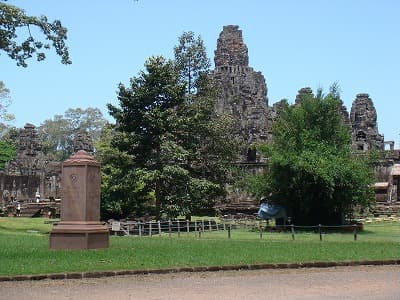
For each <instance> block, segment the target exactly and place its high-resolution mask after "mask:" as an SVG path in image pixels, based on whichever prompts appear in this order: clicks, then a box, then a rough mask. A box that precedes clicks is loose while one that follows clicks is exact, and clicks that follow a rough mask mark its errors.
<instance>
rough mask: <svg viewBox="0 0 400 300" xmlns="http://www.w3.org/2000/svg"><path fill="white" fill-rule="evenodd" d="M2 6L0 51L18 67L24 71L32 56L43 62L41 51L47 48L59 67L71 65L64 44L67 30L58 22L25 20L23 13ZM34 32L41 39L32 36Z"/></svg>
mask: <svg viewBox="0 0 400 300" xmlns="http://www.w3.org/2000/svg"><path fill="white" fill-rule="evenodd" d="M4 2H6V1H4V0H0V51H2V52H4V53H5V54H7V55H8V56H9V57H10V58H11V59H13V60H15V61H16V62H17V65H18V66H22V67H27V63H26V61H27V60H28V59H30V58H32V57H33V56H36V59H37V60H38V61H42V60H44V59H45V58H46V54H45V51H46V50H48V49H50V48H54V50H55V51H56V53H57V55H59V56H60V57H61V62H62V63H63V64H70V63H71V61H70V58H69V51H68V47H67V46H66V44H65V41H66V40H67V29H66V28H65V27H63V26H62V24H61V22H60V21H59V20H55V21H52V22H49V21H48V19H47V17H46V16H40V17H37V16H29V15H27V14H26V13H25V11H24V10H23V9H21V8H19V7H16V6H14V5H10V4H8V3H4ZM33 29H35V30H33ZM36 32H41V34H42V36H41V37H37V36H34V33H36ZM24 34H25V36H24V37H23V35H24Z"/></svg>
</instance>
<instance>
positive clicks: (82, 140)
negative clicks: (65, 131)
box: [73, 132, 94, 155]
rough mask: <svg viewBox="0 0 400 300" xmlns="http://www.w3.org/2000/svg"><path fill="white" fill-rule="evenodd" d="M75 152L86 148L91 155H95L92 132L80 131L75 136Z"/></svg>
mask: <svg viewBox="0 0 400 300" xmlns="http://www.w3.org/2000/svg"><path fill="white" fill-rule="evenodd" d="M73 144H74V153H75V152H78V151H79V150H84V151H86V152H87V153H89V154H90V155H93V150H94V148H93V141H92V137H91V136H90V134H88V133H87V132H79V133H77V134H76V135H75V137H74V141H73Z"/></svg>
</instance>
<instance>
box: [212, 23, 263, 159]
mask: <svg viewBox="0 0 400 300" xmlns="http://www.w3.org/2000/svg"><path fill="white" fill-rule="evenodd" d="M214 62H215V70H214V71H213V72H212V77H213V79H214V81H215V82H216V84H217V86H218V87H219V94H218V99H217V104H216V110H217V112H218V113H221V114H222V113H225V114H228V115H230V116H232V117H233V118H234V120H235V121H234V122H235V123H234V134H235V136H236V137H237V138H238V139H239V142H240V144H241V150H240V159H241V160H242V161H250V162H255V161H257V160H258V156H257V154H256V153H255V149H254V147H252V145H254V144H255V143H257V142H266V141H268V140H269V138H270V121H269V120H268V98H267V86H266V83H265V78H264V76H263V75H262V74H261V72H256V71H254V70H253V68H251V67H249V56H248V49H247V46H246V45H245V44H244V42H243V38H242V31H241V30H239V26H235V25H228V26H224V27H223V30H222V32H221V33H220V35H219V38H218V41H217V49H216V50H215V57H214Z"/></svg>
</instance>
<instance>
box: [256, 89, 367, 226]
mask: <svg viewBox="0 0 400 300" xmlns="http://www.w3.org/2000/svg"><path fill="white" fill-rule="evenodd" d="M300 97H301V101H300V103H299V104H298V105H293V106H290V105H288V104H286V105H285V107H284V108H283V111H282V113H281V115H280V118H279V119H278V120H277V121H276V123H275V124H274V127H273V136H274V139H273V142H272V144H271V145H264V146H262V147H261V150H262V152H263V154H264V155H266V157H268V161H269V167H268V171H267V172H266V173H265V174H263V175H261V176H259V177H258V178H253V183H254V185H253V191H255V192H256V194H258V195H259V196H261V195H270V200H271V201H272V202H275V203H279V204H282V205H283V206H285V207H286V209H287V210H288V211H289V215H290V216H291V217H292V220H293V223H294V224H299V225H316V224H342V223H343V222H344V217H345V215H346V214H349V213H351V211H352V209H353V207H354V205H362V206H367V205H369V204H370V203H371V202H372V201H373V194H372V188H371V187H372V182H373V175H372V169H371V168H370V165H369V164H368V162H367V161H366V160H365V158H363V157H360V156H354V155H353V154H352V151H351V137H350V130H349V128H348V127H347V126H345V125H343V123H342V122H341V115H340V113H339V109H340V106H341V101H340V99H339V93H338V90H337V85H334V86H333V87H332V88H331V91H330V93H329V94H328V95H323V93H322V91H321V90H319V91H318V93H317V95H316V96H314V95H312V93H307V94H302V95H300Z"/></svg>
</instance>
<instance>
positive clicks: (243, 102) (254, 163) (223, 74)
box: [211, 25, 400, 211]
mask: <svg viewBox="0 0 400 300" xmlns="http://www.w3.org/2000/svg"><path fill="white" fill-rule="evenodd" d="M214 62H215V70H214V71H213V72H212V74H211V76H212V78H213V79H214V81H215V83H216V84H217V86H219V95H218V99H217V103H216V111H217V112H218V113H220V114H222V113H224V114H228V115H230V116H232V117H233V119H234V121H235V125H234V134H235V136H236V137H237V138H238V140H239V142H240V143H241V152H240V159H239V165H242V167H243V168H246V169H248V168H251V170H259V169H260V168H261V169H262V168H263V167H264V166H263V163H260V157H259V155H258V154H257V153H256V152H255V150H254V148H253V147H252V145H254V144H256V143H257V142H269V141H271V140H272V138H273V136H272V132H271V128H272V124H273V123H274V122H275V120H276V119H277V118H278V117H279V115H280V112H281V111H282V108H283V105H284V102H283V101H279V102H276V103H274V104H273V105H272V107H269V106H268V98H267V85H266V83H265V79H264V76H263V75H262V74H261V72H256V71H254V70H253V68H251V67H249V57H248V49H247V46H246V44H244V42H243V37H242V31H241V30H239V27H238V26H235V25H229V26H224V27H223V30H222V32H221V33H220V35H219V38H218V41H217V49H216V50H215V58H214ZM304 94H309V95H311V96H313V95H314V94H313V91H312V89H311V88H309V87H305V88H302V89H300V90H299V91H298V95H297V96H296V98H295V105H300V104H301V96H302V95H304ZM338 112H339V113H340V115H341V118H342V123H343V124H344V125H347V126H349V127H350V129H351V134H352V141H353V148H354V149H355V150H357V151H363V152H365V151H368V150H371V149H377V150H384V145H385V143H386V144H389V145H390V151H386V154H387V160H388V169H387V170H386V169H385V170H386V171H385V172H383V168H382V167H378V168H377V170H376V172H377V174H378V173H379V172H380V173H379V174H381V173H382V172H383V173H384V176H377V180H381V181H385V182H389V184H388V185H387V186H388V191H387V192H388V193H389V194H390V193H391V191H393V190H396V191H397V192H396V193H397V194H398V195H397V196H393V199H400V193H399V192H398V189H397V185H398V184H400V179H398V178H400V172H399V174H398V175H393V174H391V173H390V172H391V171H390V170H391V169H392V166H393V162H395V163H396V162H397V163H400V151H399V150H394V149H393V148H394V143H393V142H384V138H383V135H381V134H379V132H378V126H377V115H376V110H375V107H374V105H373V103H372V100H371V99H370V98H369V95H368V94H358V95H357V97H356V99H355V100H354V102H353V105H352V108H351V113H350V116H349V113H348V111H347V108H346V107H345V106H344V104H343V101H341V105H340V107H339V111H338ZM390 161H391V162H390ZM399 165H400V164H399ZM399 169H400V167H399ZM388 170H389V171H388ZM383 173H382V174H383ZM392 173H393V172H392ZM395 176H397V177H396V178H395ZM378 177H379V178H378ZM392 177H393V178H392ZM396 180H397V181H396ZM389 198H390V197H389ZM227 201H228V203H229V204H228V206H229V205H233V207H232V209H231V210H232V211H234V210H235V207H236V208H238V209H239V211H241V210H243V207H242V206H243V205H242V204H244V203H245V205H244V207H245V208H248V207H253V206H254V204H255V203H256V201H255V200H254V199H253V202H251V197H250V198H249V197H248V195H247V196H246V195H245V194H243V193H242V192H241V191H235V192H230V193H229V195H228V199H227ZM249 203H250V204H249ZM251 203H252V204H251ZM252 205H253V206H252ZM228 206H227V205H226V204H225V205H222V206H220V208H221V211H223V207H225V209H226V208H227V207H228Z"/></svg>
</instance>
